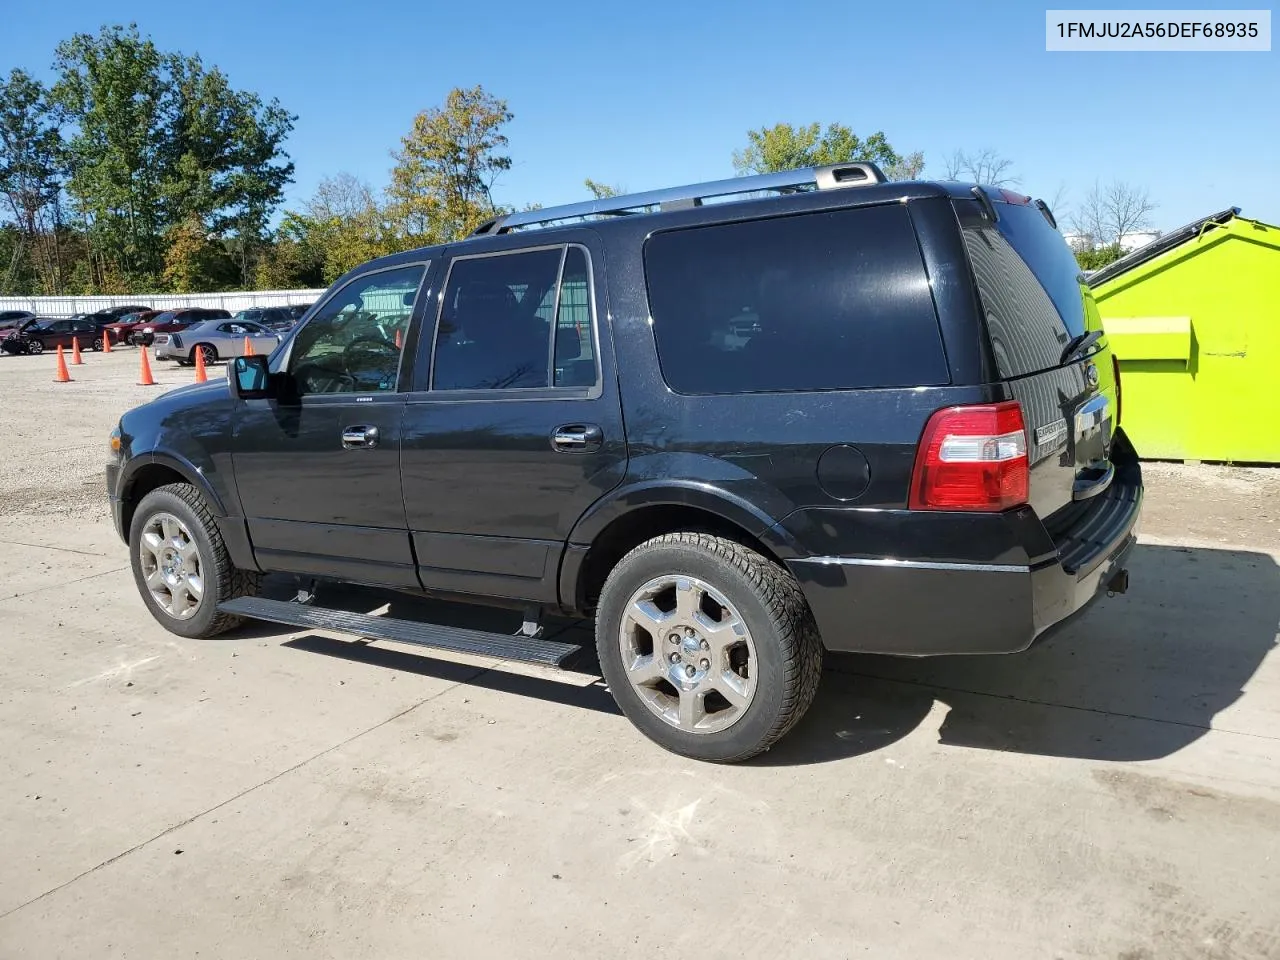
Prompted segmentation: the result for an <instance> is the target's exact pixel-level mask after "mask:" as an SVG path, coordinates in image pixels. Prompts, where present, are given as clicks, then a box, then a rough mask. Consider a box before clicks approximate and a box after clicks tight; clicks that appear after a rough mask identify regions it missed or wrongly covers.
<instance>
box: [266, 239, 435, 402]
mask: <svg viewBox="0 0 1280 960" xmlns="http://www.w3.org/2000/svg"><path fill="white" fill-rule="evenodd" d="M425 272H426V265H425V264H420V263H417V264H413V265H411V266H406V267H396V268H395V269H392V270H379V271H377V272H375V273H369V274H365V275H364V276H362V277H357V278H356V279H354V280H352V281H350V282H349V283H348V284H347V285H346V286H344V287H342V288H341V289H340V290H338V291H337V292H336V293H335V294H334V295H333V296H332V297H331V298H330V299H329V301H328V302H327V303H325V305H324V306H323V307H322V308H321V309H320V310H319V311H318V312H317V313H315V314H314V315H313V316H312V317H311V319H310V320H309V321H308V322H307V325H306V326H305V327H303V328H302V329H301V330H300V331H298V335H297V337H296V338H295V339H294V341H293V346H292V347H291V349H290V356H289V373H290V375H291V377H292V379H293V383H294V386H295V389H296V390H297V392H298V393H299V394H301V395H306V394H312V393H374V392H386V391H392V390H395V389H396V385H397V380H398V378H399V373H400V348H399V347H397V346H396V342H395V330H396V327H397V325H399V324H401V323H403V321H404V318H405V317H406V316H407V315H408V314H409V313H410V312H411V311H412V310H413V301H414V298H415V297H416V296H417V294H418V287H419V286H420V285H421V283H422V277H423V274H424V273H425Z"/></svg>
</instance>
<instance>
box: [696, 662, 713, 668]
mask: <svg viewBox="0 0 1280 960" xmlns="http://www.w3.org/2000/svg"><path fill="white" fill-rule="evenodd" d="M698 666H700V667H701V668H702V669H703V670H710V669H711V661H710V660H703V661H702V662H701V663H699V664H698Z"/></svg>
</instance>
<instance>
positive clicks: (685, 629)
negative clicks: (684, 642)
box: [684, 627, 693, 637]
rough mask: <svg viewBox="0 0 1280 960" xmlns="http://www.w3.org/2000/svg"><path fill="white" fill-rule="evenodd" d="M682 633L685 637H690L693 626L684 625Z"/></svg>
mask: <svg viewBox="0 0 1280 960" xmlns="http://www.w3.org/2000/svg"><path fill="white" fill-rule="evenodd" d="M684 635H685V636H686V637H692V636H693V627H685V628H684Z"/></svg>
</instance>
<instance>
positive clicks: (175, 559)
mask: <svg viewBox="0 0 1280 960" xmlns="http://www.w3.org/2000/svg"><path fill="white" fill-rule="evenodd" d="M138 556H139V559H141V561H142V575H143V577H144V578H145V580H146V583H147V589H148V590H150V591H151V596H152V597H153V598H154V599H155V602H156V605H157V606H159V607H160V609H161V610H163V611H164V612H165V613H167V614H168V615H169V616H171V617H173V618H174V619H175V620H189V619H190V618H191V617H193V616H195V613H196V611H197V610H199V609H200V604H201V602H203V600H204V570H203V568H202V566H201V561H200V549H199V547H197V546H196V542H195V539H194V538H193V537H192V536H191V531H190V530H188V529H187V528H186V526H185V525H184V524H183V523H182V521H181V520H179V519H178V518H177V517H175V516H174V515H173V514H171V513H157V514H155V515H154V516H152V517H151V518H150V519H148V520H147V525H146V526H145V527H143V529H142V536H141V538H140V539H139V540H138Z"/></svg>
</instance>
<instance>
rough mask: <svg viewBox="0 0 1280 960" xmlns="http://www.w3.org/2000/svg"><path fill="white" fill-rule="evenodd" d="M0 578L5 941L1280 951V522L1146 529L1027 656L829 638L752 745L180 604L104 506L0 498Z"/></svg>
mask: <svg viewBox="0 0 1280 960" xmlns="http://www.w3.org/2000/svg"><path fill="white" fill-rule="evenodd" d="M1165 533H1166V534H1167V533H1168V532H1167V531H1165ZM0 598H3V599H0V637H3V640H4V650H5V656H4V657H3V659H2V660H0V758H3V760H4V767H5V771H6V772H5V776H4V777H3V778H2V779H0V811H2V812H3V814H4V815H3V817H0V957H3V958H5V960H16V958H25V957H32V958H41V960H46V958H56V957H75V958H78V960H83V958H93V957H130V958H149V957H155V958H174V957H195V956H206V957H290V956H306V957H342V958H364V957H368V958H380V960H381V958H393V957H415V958H417V957H422V956H433V957H454V956H468V957H474V956H482V957H489V956H504V957H548V956H553V955H560V956H573V957H579V956H581V957H610V958H615V957H630V956H646V957H651V956H654V955H655V954H656V955H671V956H684V955H695V954H696V955H698V956H700V957H704V958H718V957H725V958H729V957H734V958H737V957H780V956H781V957H804V958H827V957H832V958H835V957H850V956H862V955H867V956H876V957H929V956H938V957H947V958H959V957H974V958H979V957H980V958H999V957H1010V958H1014V957H1017V958H1026V957H1063V958H1067V957H1115V958H1127V960H1138V958H1164V957H1214V958H1216V957H1224V958H1225V957H1231V958H1239V957H1258V958H1262V957H1276V956H1280V906H1277V905H1278V904H1280V723H1278V722H1277V721H1280V657H1277V655H1276V653H1275V644H1276V629H1277V622H1278V621H1280V565H1278V563H1277V555H1276V554H1275V553H1272V552H1267V551H1265V550H1263V549H1260V548H1245V547H1239V548H1233V549H1211V548H1209V547H1208V546H1206V545H1201V544H1196V543H1192V544H1191V545H1188V544H1187V543H1186V542H1183V541H1180V540H1179V539H1178V538H1177V536H1176V535H1175V536H1171V537H1168V538H1167V539H1161V538H1160V537H1152V538H1148V541H1147V542H1146V543H1144V544H1143V545H1142V546H1141V547H1140V548H1139V550H1138V551H1137V555H1136V557H1135V560H1134V564H1133V584H1132V589H1131V591H1130V593H1129V594H1128V595H1127V596H1125V597H1123V598H1116V599H1112V600H1103V601H1101V602H1100V603H1099V604H1098V605H1097V606H1095V608H1094V609H1093V610H1092V611H1090V612H1089V614H1087V616H1086V617H1085V618H1084V619H1082V620H1081V621H1079V622H1078V623H1076V624H1074V625H1073V626H1072V627H1070V628H1069V629H1068V630H1067V631H1066V632H1064V633H1062V634H1061V635H1059V636H1058V637H1056V638H1054V639H1053V640H1052V641H1050V642H1048V643H1046V644H1045V645H1043V646H1041V647H1040V648H1038V649H1035V650H1033V651H1031V652H1029V653H1027V654H1025V655H1022V656H1019V657H1008V658H971V659H941V660H930V661H895V660H891V659H887V658H877V657H833V658H832V659H831V661H830V663H829V667H828V671H827V673H826V675H825V677H824V680H823V688H822V691H821V693H820V694H819V700H818V702H817V704H816V705H815V708H814V709H813V711H812V712H811V713H810V715H809V717H808V718H807V719H806V720H805V721H804V722H803V724H802V725H801V726H800V727H798V728H797V730H796V731H794V732H793V733H792V734H791V735H790V736H789V737H788V738H787V739H786V740H784V741H783V743H782V744H781V745H780V746H779V747H777V748H776V749H775V750H773V751H771V752H770V753H769V754H767V755H765V756H764V757H762V758H760V759H759V760H758V761H756V762H753V763H751V764H747V765H744V766H739V767H716V766H709V765H704V764H698V763H695V762H692V761H687V760H683V759H681V758H677V757H673V756H671V755H669V754H666V753H663V752H662V751H661V750H659V749H658V748H656V747H654V746H652V745H651V744H649V743H648V742H647V741H646V740H644V739H643V738H641V737H640V736H639V734H638V733H637V732H636V731H634V730H633V729H632V728H631V727H630V725H629V724H628V723H627V722H626V721H625V720H624V719H623V718H622V717H621V716H619V715H618V714H617V713H616V711H615V710H614V708H613V706H612V702H611V700H610V699H609V697H608V694H607V692H606V691H604V690H603V689H601V687H600V686H599V684H598V683H594V682H593V680H592V678H591V677H590V676H589V675H587V674H579V675H568V676H565V675H554V674H550V673H547V672H544V671H540V670H538V669H533V668H521V669H520V670H519V671H512V670H508V669H505V668H503V667H501V666H499V665H495V664H493V663H491V662H487V661H483V660H476V659H468V658H448V659H443V658H436V657H430V656H427V655H426V654H425V653H424V652H422V651H419V650H416V649H414V648H408V647H395V646H394V645H391V644H366V643H361V642H358V641H352V640H350V639H340V638H336V637H330V636H325V635H321V634H317V633H311V632H304V633H301V634H289V633H287V632H285V630H286V628H279V629H278V630H277V628H273V627H268V626H260V627H255V628H252V629H249V630H246V631H244V632H240V633H235V634H231V635H228V636H227V637H225V638H222V639H219V640H215V641H204V642H194V641H185V640H181V639H179V638H177V637H173V636H171V635H169V634H168V633H166V632H164V631H163V630H161V629H160V628H159V627H158V626H157V625H155V624H154V623H153V622H152V620H151V618H150V617H149V616H148V615H147V614H146V612H145V610H144V608H143V606H142V602H141V601H140V599H139V598H138V597H137V596H136V592H135V590H134V587H133V583H132V578H131V575H130V574H129V572H128V570H127V553H126V551H125V549H124V547H123V546H122V545H121V544H120V543H119V542H118V541H116V540H115V538H114V535H113V534H112V532H111V531H110V529H109V526H108V525H107V524H106V523H105V522H102V521H97V520H95V521H93V522H90V523H87V524H85V523H77V522H76V521H74V520H72V519H63V518H56V519H52V520H50V521H48V522H46V523H42V524H36V523H32V522H31V520H30V519H29V518H22V517H18V518H13V519H11V520H5V521H0ZM451 610H452V614H451V615H453V616H456V617H459V618H464V619H468V620H474V619H476V618H479V619H481V620H482V619H484V618H485V617H488V616H491V615H490V614H485V613H482V612H474V611H467V610H463V609H461V608H451ZM559 629H561V630H563V631H564V636H565V637H574V636H579V637H581V638H584V639H585V638H587V636H588V635H587V634H586V632H585V627H584V626H582V625H576V626H575V625H572V624H565V625H561V627H560V628H559Z"/></svg>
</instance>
